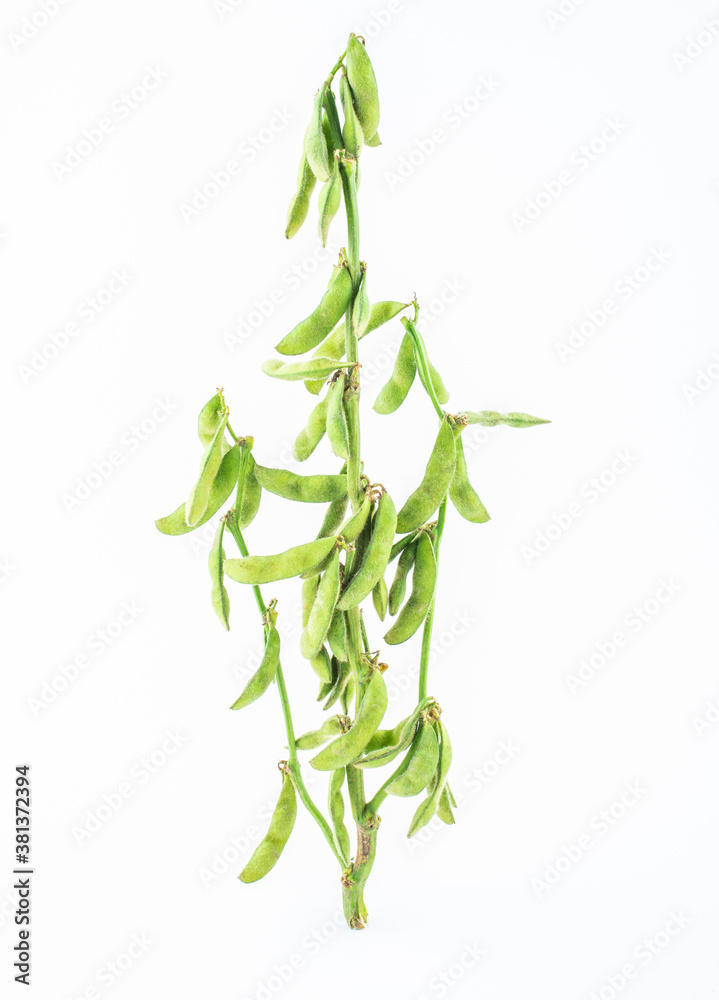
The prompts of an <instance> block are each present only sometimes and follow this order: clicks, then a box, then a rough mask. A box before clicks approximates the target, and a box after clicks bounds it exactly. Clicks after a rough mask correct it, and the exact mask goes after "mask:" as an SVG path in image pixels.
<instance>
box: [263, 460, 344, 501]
mask: <svg viewBox="0 0 719 1000" xmlns="http://www.w3.org/2000/svg"><path fill="white" fill-rule="evenodd" d="M255 476H256V478H257V482H258V483H259V484H260V486H261V487H262V488H263V489H265V490H267V491H268V492H269V493H274V494H275V495H276V496H278V497H284V498H285V500H295V501H298V502H300V503H331V502H332V501H333V500H340V499H341V498H342V497H343V496H344V495H345V493H346V492H347V477H346V476H298V475H297V473H296V472H290V471H289V470H288V469H270V468H267V467H266V466H264V465H256V466H255Z"/></svg>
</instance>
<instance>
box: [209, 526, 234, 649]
mask: <svg viewBox="0 0 719 1000" xmlns="http://www.w3.org/2000/svg"><path fill="white" fill-rule="evenodd" d="M224 533H225V522H224V519H223V520H221V521H220V523H219V524H218V526H217V532H216V534H215V540H214V542H213V543H212V548H211V549H210V555H209V557H208V560H207V564H208V568H209V570H210V579H211V580H212V607H213V608H214V609H215V614H216V615H217V617H218V618H219V619H220V621H221V623H222V625H223V626H224V627H225V628H226V629H227V630H228V631H229V629H230V598H229V595H228V593H227V588H226V587H225V573H224V562H225V550H224V548H223V547H222V539H223V535H224Z"/></svg>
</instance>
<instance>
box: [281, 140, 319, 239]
mask: <svg viewBox="0 0 719 1000" xmlns="http://www.w3.org/2000/svg"><path fill="white" fill-rule="evenodd" d="M316 183H317V178H316V177H315V175H314V172H313V170H312V167H311V166H310V165H309V162H308V160H307V157H306V156H305V155H304V153H303V154H302V160H301V161H300V169H299V172H298V174H297V190H296V191H295V193H294V195H293V197H292V201H291V202H290V207H289V209H288V210H287V225H286V227H285V238H286V239H288V240H291V239H292V237H293V236H294V235H295V234H296V233H298V232H299V230H300V229H301V228H302V225H303V223H304V221H305V219H306V218H307V213H308V211H309V208H310V199H311V197H312V192H313V191H314V189H315V184H316Z"/></svg>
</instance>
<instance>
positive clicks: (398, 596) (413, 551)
mask: <svg viewBox="0 0 719 1000" xmlns="http://www.w3.org/2000/svg"><path fill="white" fill-rule="evenodd" d="M416 555H417V544H416V542H413V543H412V544H411V545H407V546H406V547H405V548H404V549H402V552H401V554H400V557H399V559H398V560H397V569H396V571H395V574H394V580H393V581H392V586H391V587H390V589H389V613H390V614H391V615H392V617H393V618H394V616H395V615H396V614H397V612H398V611H399V609H400V608H401V606H402V601H403V600H404V595H405V591H406V590H407V577H408V576H409V572H410V570H411V569H412V567H413V566H414V560H415V557H416Z"/></svg>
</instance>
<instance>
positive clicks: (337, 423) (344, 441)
mask: <svg viewBox="0 0 719 1000" xmlns="http://www.w3.org/2000/svg"><path fill="white" fill-rule="evenodd" d="M344 395H345V375H344V372H339V375H338V377H337V378H336V379H335V381H334V382H333V383H332V385H331V386H330V388H329V391H328V393H327V418H326V426H327V437H328V439H329V442H330V446H331V448H332V451H333V452H334V453H335V455H337V457H338V458H349V453H350V444H349V431H348V429H347V414H346V413H345V406H344Z"/></svg>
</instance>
